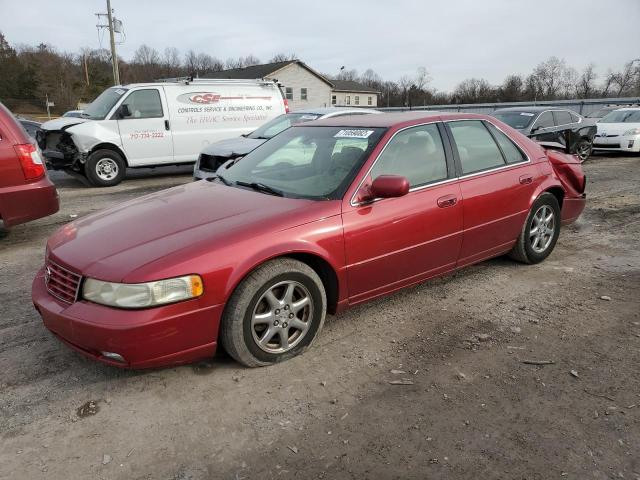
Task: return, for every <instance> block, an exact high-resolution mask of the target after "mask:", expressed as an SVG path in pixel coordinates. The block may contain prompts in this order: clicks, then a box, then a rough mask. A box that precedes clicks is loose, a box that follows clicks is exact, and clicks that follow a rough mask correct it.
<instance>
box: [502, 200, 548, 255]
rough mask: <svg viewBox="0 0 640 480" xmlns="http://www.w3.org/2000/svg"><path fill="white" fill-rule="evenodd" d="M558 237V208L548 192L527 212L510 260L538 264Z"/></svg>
mask: <svg viewBox="0 0 640 480" xmlns="http://www.w3.org/2000/svg"><path fill="white" fill-rule="evenodd" d="M559 235H560V206H559V204H558V200H557V199H556V197H555V196H554V195H553V194H551V193H548V192H545V193H543V194H542V195H540V196H539V197H538V198H537V199H536V201H535V202H533V206H532V207H531V210H530V211H529V215H528V216H527V220H526V221H525V223H524V226H523V227H522V231H521V232H520V236H519V237H518V240H517V241H516V244H515V246H514V247H513V250H511V253H510V254H509V255H510V256H511V258H513V259H514V260H517V261H519V262H522V263H529V264H531V263H539V262H541V261H543V260H544V259H545V258H547V257H548V256H549V255H550V254H551V252H552V251H553V248H554V247H555V245H556V242H557V241H558V236H559Z"/></svg>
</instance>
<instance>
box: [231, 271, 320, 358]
mask: <svg viewBox="0 0 640 480" xmlns="http://www.w3.org/2000/svg"><path fill="white" fill-rule="evenodd" d="M326 311H327V297H326V293H325V289H324V286H323V284H322V280H320V277H319V276H318V274H317V273H316V272H315V271H314V270H313V269H312V268H311V267H309V266H308V265H306V264H304V263H302V262H299V261H297V260H294V259H290V258H283V259H276V260H272V261H269V262H267V263H265V264H264V265H262V266H260V267H258V268H257V269H256V270H255V271H253V272H252V273H251V274H250V275H249V276H248V277H247V278H246V279H245V280H243V281H242V283H241V284H240V285H239V286H238V287H237V288H236V290H235V292H234V293H233V295H232V296H231V299H230V300H229V302H228V303H227V306H226V308H225V311H224V314H223V318H222V325H221V332H220V341H221V342H222V345H223V346H224V348H225V350H226V351H227V352H228V353H229V355H231V356H232V357H233V358H234V359H235V360H237V361H238V362H240V363H241V364H243V365H246V366H247V367H261V366H266V365H271V364H273V363H276V362H281V361H283V360H287V359H289V358H291V357H294V356H296V355H299V354H300V353H302V352H303V351H304V350H306V349H307V348H308V347H309V346H310V345H311V344H312V343H313V341H314V340H315V338H316V337H317V335H318V333H319V332H320V330H321V329H322V326H323V324H324V319H325V316H326Z"/></svg>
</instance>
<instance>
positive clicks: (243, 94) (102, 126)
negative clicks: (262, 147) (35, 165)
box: [38, 79, 288, 187]
mask: <svg viewBox="0 0 640 480" xmlns="http://www.w3.org/2000/svg"><path fill="white" fill-rule="evenodd" d="M287 110H288V109H287V106H286V100H285V99H284V98H283V96H282V92H281V91H280V88H279V87H278V85H277V84H276V83H274V82H272V81H267V80H217V79H216V80H205V79H200V80H185V81H176V82H158V83H144V84H142V83H140V84H131V85H124V86H116V87H112V88H109V89H107V90H105V91H104V92H103V93H102V94H101V95H100V96H99V97H98V98H96V99H95V100H94V101H93V102H92V103H91V104H90V105H88V106H87V107H86V108H85V109H84V111H83V112H82V117H80V118H73V117H63V118H58V119H56V120H51V121H49V122H46V123H44V124H42V127H41V128H42V130H41V131H40V132H39V133H38V144H39V145H40V148H41V149H42V152H43V154H44V156H45V158H46V160H47V164H48V166H50V167H51V168H53V169H56V170H66V171H68V172H69V173H74V172H75V173H80V174H82V175H85V176H86V177H87V179H89V181H90V182H91V183H92V184H93V185H95V186H100V187H106V186H112V185H117V184H118V183H120V182H121V181H122V179H123V178H124V175H125V170H126V168H127V167H132V168H135V167H151V166H159V165H168V164H172V165H177V164H185V163H193V162H195V161H196V160H197V158H198V154H199V153H200V151H201V150H202V149H203V148H204V147H205V146H207V145H208V144H210V143H214V142H218V141H220V140H224V139H226V138H234V137H238V136H239V135H242V134H245V133H250V132H252V131H253V130H255V129H256V128H257V127H259V126H260V125H262V124H263V123H265V122H268V121H269V120H271V119H272V118H275V117H277V116H278V115H281V114H283V113H285V112H286V111H287Z"/></svg>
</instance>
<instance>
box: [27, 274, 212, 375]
mask: <svg viewBox="0 0 640 480" xmlns="http://www.w3.org/2000/svg"><path fill="white" fill-rule="evenodd" d="M32 299H33V303H34V306H35V308H36V310H37V311H38V312H39V313H40V315H41V317H42V320H43V322H44V325H45V326H46V327H47V328H48V329H49V330H50V331H51V332H52V333H53V334H54V335H55V336H56V337H58V338H59V339H60V340H62V341H63V342H64V343H66V344H67V345H68V346H69V347H71V348H73V349H74V350H76V351H78V352H80V353H82V354H83V355H85V356H87V357H90V358H92V359H94V360H98V361H100V362H103V363H106V364H109V365H114V366H118V367H124V368H151V367H165V366H170V365H180V364H184V363H190V362H193V361H196V360H200V359H203V358H207V357H211V356H213V354H214V353H215V351H216V346H217V338H218V325H219V322H220V318H221V315H222V309H223V305H214V306H204V307H203V306H202V305H200V304H199V303H200V302H199V301H198V300H190V301H186V302H181V303H175V304H172V305H166V306H163V307H156V308H150V309H145V310H120V309H115V308H109V307H105V306H103V305H98V304H95V303H91V302H85V301H82V300H80V301H77V302H75V303H73V304H67V303H64V302H62V301H60V300H57V299H56V298H55V297H53V296H52V295H50V294H49V292H47V288H46V286H45V282H44V269H41V270H40V271H39V272H38V274H37V275H36V277H35V279H34V280H33V285H32ZM102 352H112V353H117V354H118V355H121V356H122V357H123V358H124V362H120V361H116V360H113V359H111V358H108V357H105V356H104V355H103V354H102Z"/></svg>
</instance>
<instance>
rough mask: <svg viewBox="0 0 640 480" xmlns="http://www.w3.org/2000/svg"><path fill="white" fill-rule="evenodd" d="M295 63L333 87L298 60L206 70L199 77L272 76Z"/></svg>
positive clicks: (327, 80)
mask: <svg viewBox="0 0 640 480" xmlns="http://www.w3.org/2000/svg"><path fill="white" fill-rule="evenodd" d="M292 63H297V64H298V65H300V66H301V67H302V68H304V69H305V70H307V71H309V72H310V73H311V74H312V75H315V76H316V77H318V78H319V79H320V80H322V81H323V82H325V83H327V84H328V85H329V86H331V88H333V83H332V81H331V80H329V79H327V78H326V77H324V76H323V75H321V74H319V73H318V72H316V71H315V70H314V69H313V68H311V67H309V65H307V64H306V63H304V62H302V61H300V60H287V61H285V62H275V63H263V64H261V65H251V66H249V67H243V68H231V69H229V70H220V71H219V72H207V73H205V74H204V75H203V77H201V78H265V77H270V76H273V74H274V73H276V72H278V71H279V70H282V69H283V68H284V67H287V66H289V65H291V64H292Z"/></svg>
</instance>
